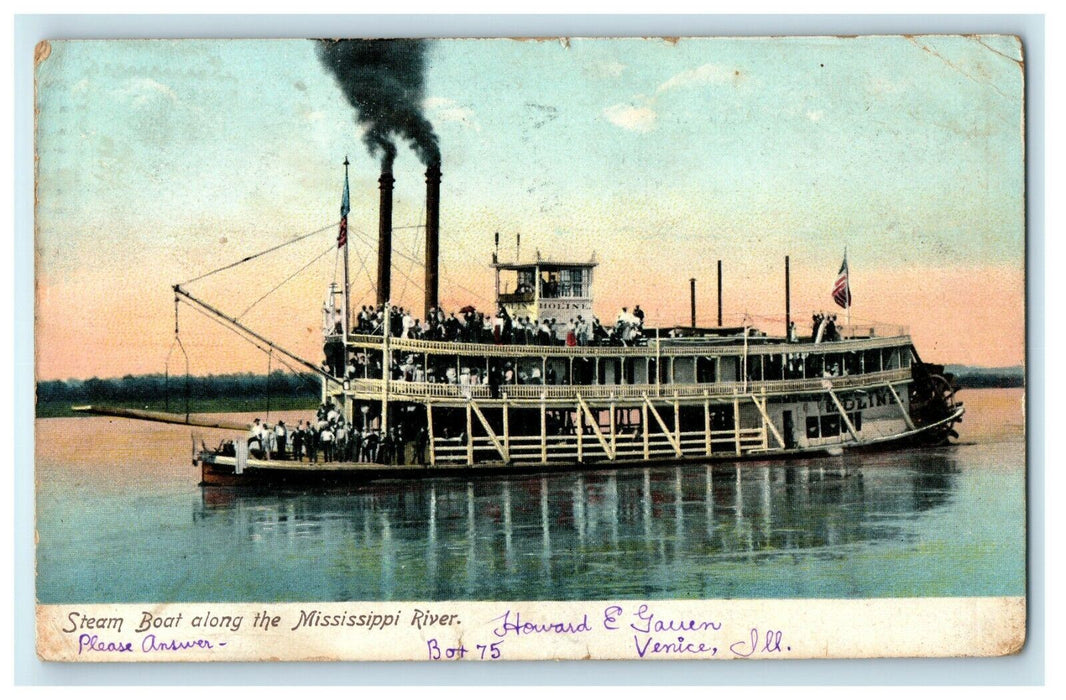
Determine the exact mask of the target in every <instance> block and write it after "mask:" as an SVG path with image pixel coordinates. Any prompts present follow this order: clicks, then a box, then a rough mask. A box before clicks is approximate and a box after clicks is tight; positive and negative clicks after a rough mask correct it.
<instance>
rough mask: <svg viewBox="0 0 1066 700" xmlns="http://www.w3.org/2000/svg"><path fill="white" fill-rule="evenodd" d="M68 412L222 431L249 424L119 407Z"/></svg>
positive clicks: (74, 407) (72, 407)
mask: <svg viewBox="0 0 1066 700" xmlns="http://www.w3.org/2000/svg"><path fill="white" fill-rule="evenodd" d="M70 410H72V411H76V412H77V413H91V414H93V415H97V416H117V417H119V418H132V419H133V420H146V421H153V422H155V423H173V424H175V425H193V426H197V427H200V428H221V429H222V430H240V431H242V432H243V431H246V430H248V429H249V426H250V424H249V423H242V422H240V421H235V420H227V419H225V418H215V417H211V416H203V415H199V416H198V415H185V414H183V413H165V412H163V411H143V410H141V409H137V408H121V407H119V406H105V405H98V406H71V408H70Z"/></svg>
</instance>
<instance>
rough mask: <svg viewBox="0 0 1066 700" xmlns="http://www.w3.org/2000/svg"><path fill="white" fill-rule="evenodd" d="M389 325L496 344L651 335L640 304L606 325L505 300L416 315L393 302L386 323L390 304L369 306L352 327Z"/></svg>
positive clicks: (336, 324) (630, 339)
mask: <svg viewBox="0 0 1066 700" xmlns="http://www.w3.org/2000/svg"><path fill="white" fill-rule="evenodd" d="M325 311H326V315H327V318H328V319H331V320H330V321H329V326H328V327H329V328H330V329H332V331H333V333H334V334H340V333H342V332H343V326H342V320H341V316H342V314H341V312H340V310H338V309H330V308H326V310H325ZM384 329H387V331H388V333H389V335H390V337H393V338H411V339H416V340H442V341H452V342H460V343H493V344H496V345H568V346H586V345H618V346H621V345H638V344H640V343H642V342H644V341H645V338H644V311H643V310H642V309H641V308H640V305H639V304H638V305H637V306H635V307H634V308H633V311H629V309H628V307H626V308H623V309H622V311H621V312H619V314H618V317H617V318H616V319H615V322H614V324H613V325H610V326H604V325H603V324H602V323H601V322H600V320H599V319H598V318H597V317H595V316H592V317H591V318H585V317H584V316H581V315H578V316H575V317H573V318H571V319H570V320H569V321H567V323H566V324H565V325H563V324H561V323H557V322H556V321H555V319H540V320H539V321H534V320H533V319H531V318H530V317H528V316H525V317H518V318H512V317H511V315H510V314H509V313H508V312H507V310H506V309H505V308H504V307H502V306H501V307H499V309H498V310H497V311H496V313H495V314H486V313H485V312H482V311H478V310H477V309H475V308H474V307H472V306H464V307H463V308H462V309H460V310H459V311H458V312H455V311H452V312H445V311H444V310H443V309H437V308H435V309H430V311H429V314H428V315H427V317H426V318H425V319H419V318H415V316H414V315H413V313H412V312H411V310H410V309H405V308H403V307H399V306H393V307H389V319H388V323H386V320H385V307H384V306H378V307H372V306H364V307H362V308H361V309H360V310H359V312H358V313H357V314H356V316H355V319H354V324H353V327H352V332H353V333H356V334H361V335H381V334H382V333H383V331H384Z"/></svg>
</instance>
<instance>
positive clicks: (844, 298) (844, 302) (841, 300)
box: [833, 250, 851, 309]
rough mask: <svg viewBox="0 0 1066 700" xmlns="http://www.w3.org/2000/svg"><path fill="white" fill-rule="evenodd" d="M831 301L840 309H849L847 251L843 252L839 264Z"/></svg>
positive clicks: (849, 289)
mask: <svg viewBox="0 0 1066 700" xmlns="http://www.w3.org/2000/svg"><path fill="white" fill-rule="evenodd" d="M833 301H835V302H836V303H837V306H839V307H840V308H842V309H850V308H851V284H850V283H849V282H848V251H847V250H845V251H844V262H842V263H841V264H840V272H838V273H837V281H836V284H834V285H833Z"/></svg>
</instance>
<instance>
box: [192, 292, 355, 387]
mask: <svg viewBox="0 0 1066 700" xmlns="http://www.w3.org/2000/svg"><path fill="white" fill-rule="evenodd" d="M174 294H175V295H179V296H181V297H183V298H184V299H186V300H187V301H188V302H189V303H191V304H194V305H196V306H198V307H200V308H201V309H203V310H204V311H207V312H208V313H210V314H211V315H213V316H216V317H217V318H220V319H222V320H224V321H226V322H227V323H229V324H230V325H232V326H233V327H235V328H238V329H240V330H241V331H242V332H244V333H247V334H248V335H250V336H252V337H253V338H255V339H256V340H258V341H259V342H261V343H263V344H264V345H266V346H267V347H269V348H270V349H272V350H276V351H277V352H279V353H281V354H282V355H284V356H285V357H287V358H289V359H290V360H292V361H293V362H295V363H297V364H299V365H300V366H302V367H305V368H307V369H309V370H311V371H312V372H314V373H315V374H318V375H320V376H322V377H325V378H327V379H331V380H333V381H335V382H338V383H339V380H338V379H337V378H336V377H333V376H332V375H330V374H329V372H326V371H325V370H323V369H322V368H321V367H317V366H315V365H314V364H313V363H311V362H308V361H307V360H305V359H304V358H302V357H300V356H299V355H297V354H295V353H292V352H289V351H288V350H286V349H285V348H283V347H281V346H280V345H278V344H277V343H274V342H272V341H270V340H269V339H267V338H265V337H263V336H262V335H260V334H259V333H256V332H255V331H253V330H252V329H251V328H249V327H248V326H245V325H244V324H243V323H241V322H240V321H238V320H237V319H235V318H233V317H232V316H227V315H226V314H224V313H222V312H221V311H219V310H218V309H216V308H215V307H213V306H211V305H210V304H207V303H206V302H204V301H201V300H200V299H197V298H196V297H194V296H193V295H192V294H189V293H188V292H187V291H185V290H184V289H182V288H181V285H178V284H175V285H174Z"/></svg>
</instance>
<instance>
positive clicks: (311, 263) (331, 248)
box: [236, 243, 336, 321]
mask: <svg viewBox="0 0 1066 700" xmlns="http://www.w3.org/2000/svg"><path fill="white" fill-rule="evenodd" d="M331 250H333V244H332V243H330V245H329V247H328V248H326V249H325V250H324V251H322V252H321V253H319V254H318V255H316V256H315V257H313V258H312V259H311V261H310V262H308V263H307V264H306V265H304V266H303V267H301V268H300V269H299V270H297V271H296V272H294V273H292V274H291V275H289V276H288V277H286V278H285V279H284V280H282V281H281V283H279V284H278V285H277V286H275V287H273V288H272V289H271V290H270V291H268V292H267V293H266V294H264V295H263V296H261V297H259V298H258V299H256V300H255V301H253V302H252V303H251V305H249V306H248V308H247V309H245V310H244V311H242V312H241V313H240V315H239V316H237V317H236V318H237V320H238V321H239V320H241V319H242V318H244V316H245V315H246V314H247V313H248V312H249V311H251V310H252V309H253V308H255V306H256V305H258V304H259V302H261V301H263V300H264V299H266V298H267V297H268V296H270V295H271V294H273V293H274V292H276V291H278V290H279V289H281V288H282V287H283V286H284V285H285V284H287V283H288V282H290V281H291V280H292V279H293V278H294V277H296V276H297V275H299V274H300V273H301V272H303V271H304V270H306V269H307V268H309V267H311V266H312V265H314V264H315V263H316V262H318V261H319V260H321V259H322V258H324V257H325V256H326V255H328V254H329V252H330V251H331ZM334 279H336V273H334Z"/></svg>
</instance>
